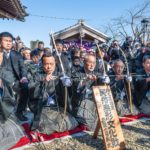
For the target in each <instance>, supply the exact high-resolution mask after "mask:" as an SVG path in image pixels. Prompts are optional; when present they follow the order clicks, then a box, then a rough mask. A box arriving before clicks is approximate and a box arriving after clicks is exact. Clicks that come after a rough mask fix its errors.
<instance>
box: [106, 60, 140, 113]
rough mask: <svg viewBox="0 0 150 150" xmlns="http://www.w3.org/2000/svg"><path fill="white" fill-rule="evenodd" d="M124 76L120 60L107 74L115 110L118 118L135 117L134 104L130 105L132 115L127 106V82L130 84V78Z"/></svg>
mask: <svg viewBox="0 0 150 150" xmlns="http://www.w3.org/2000/svg"><path fill="white" fill-rule="evenodd" d="M125 74H126V72H125V66H124V63H123V61H122V60H116V61H115V62H114V67H113V68H112V69H111V70H110V71H109V72H108V76H110V87H111V90H112V95H113V98H114V102H115V106H116V110H117V113H118V115H119V116H125V115H131V114H133V115H136V114H138V110H137V109H136V107H135V106H134V104H132V113H131V110H130V106H129V93H128V82H131V81H132V78H131V77H130V76H129V77H128V76H125Z"/></svg>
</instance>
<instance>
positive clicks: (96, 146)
mask: <svg viewBox="0 0 150 150" xmlns="http://www.w3.org/2000/svg"><path fill="white" fill-rule="evenodd" d="M122 129H123V133H124V138H125V141H126V149H127V150H150V121H146V122H138V123H136V124H132V125H123V126H122ZM44 145H45V146H46V148H45V149H44V148H43V147H44V146H43V147H42V144H40V145H36V146H34V147H33V148H26V149H25V150H103V149H104V146H103V142H102V136H101V132H99V136H98V138H97V139H92V134H87V135H84V136H80V137H74V138H66V139H56V140H54V141H52V142H50V143H49V144H44Z"/></svg>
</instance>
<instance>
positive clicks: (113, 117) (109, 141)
mask: <svg viewBox="0 0 150 150" xmlns="http://www.w3.org/2000/svg"><path fill="white" fill-rule="evenodd" d="M93 93H94V99H95V104H96V108H97V113H98V121H99V122H98V124H97V129H96V132H97V134H98V131H99V128H101V131H102V135H103V139H104V143H105V147H106V150H122V149H124V148H125V141H124V137H123V132H122V129H121V125H120V122H119V117H118V114H117V111H116V108H115V104H114V101H113V97H112V93H111V89H110V87H109V86H107V85H105V86H94V87H93Z"/></svg>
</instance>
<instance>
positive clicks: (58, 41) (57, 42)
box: [55, 39, 63, 45]
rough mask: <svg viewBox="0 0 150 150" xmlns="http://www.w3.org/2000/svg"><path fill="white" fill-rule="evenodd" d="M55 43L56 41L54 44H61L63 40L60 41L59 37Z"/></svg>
mask: <svg viewBox="0 0 150 150" xmlns="http://www.w3.org/2000/svg"><path fill="white" fill-rule="evenodd" d="M55 43H56V44H62V45H63V41H62V40H61V39H57V40H56V41H55Z"/></svg>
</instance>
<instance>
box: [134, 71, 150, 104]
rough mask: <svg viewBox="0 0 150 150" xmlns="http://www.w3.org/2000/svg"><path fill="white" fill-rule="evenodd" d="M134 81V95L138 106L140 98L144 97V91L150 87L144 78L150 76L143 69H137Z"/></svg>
mask: <svg viewBox="0 0 150 150" xmlns="http://www.w3.org/2000/svg"><path fill="white" fill-rule="evenodd" d="M137 75H139V76H137V77H136V81H135V96H136V100H137V105H138V106H140V105H141V103H142V100H143V99H144V98H146V93H147V92H148V90H149V89H150V82H146V78H148V77H150V76H149V75H147V74H146V72H145V71H144V70H143V69H140V70H138V71H137Z"/></svg>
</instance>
